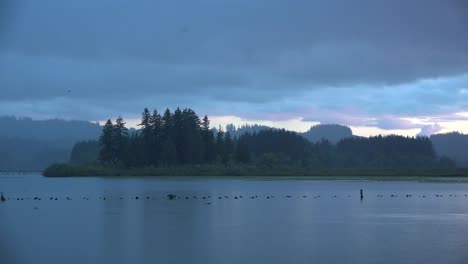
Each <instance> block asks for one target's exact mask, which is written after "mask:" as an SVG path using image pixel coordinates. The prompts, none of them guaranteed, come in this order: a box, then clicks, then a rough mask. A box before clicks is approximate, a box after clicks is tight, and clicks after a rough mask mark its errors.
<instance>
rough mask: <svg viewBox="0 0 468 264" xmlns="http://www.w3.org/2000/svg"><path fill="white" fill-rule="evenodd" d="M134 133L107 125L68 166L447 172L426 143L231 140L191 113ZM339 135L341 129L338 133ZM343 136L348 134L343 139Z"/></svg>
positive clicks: (293, 137) (261, 135)
mask: <svg viewBox="0 0 468 264" xmlns="http://www.w3.org/2000/svg"><path fill="white" fill-rule="evenodd" d="M139 126H140V129H139V130H138V131H137V132H136V133H131V134H129V133H128V129H127V127H126V126H125V122H124V120H123V119H122V118H118V119H117V120H115V121H114V122H113V121H111V120H108V121H107V122H106V123H105V124H104V126H103V128H102V133H101V136H100V138H99V140H98V141H88V142H82V143H80V144H77V145H76V146H75V148H74V150H73V153H72V162H73V163H85V162H90V161H92V160H95V159H97V160H98V162H99V163H100V164H104V165H107V166H123V167H128V168H137V167H148V166H153V167H171V166H179V165H197V164H220V165H224V166H230V165H233V164H255V165H257V166H266V167H275V166H293V167H301V168H309V169H317V168H384V169H387V168H388V169H395V168H442V167H444V168H445V167H453V166H454V164H453V162H452V161H451V160H449V159H447V158H439V157H438V156H437V155H436V153H435V151H434V148H433V146H432V143H431V141H430V140H429V139H428V138H427V137H416V138H413V137H402V136H376V137H370V138H364V137H344V138H342V139H341V140H339V141H338V142H336V144H332V143H330V142H329V141H328V140H320V141H317V142H315V143H314V142H310V141H309V140H307V139H305V138H304V137H303V136H302V135H301V134H300V133H296V132H291V131H286V130H284V129H259V130H258V131H253V132H252V133H250V132H244V133H239V134H236V136H233V135H232V134H231V132H230V131H239V130H238V129H235V128H233V127H228V129H227V131H226V130H224V129H223V128H221V127H219V128H217V129H212V128H211V127H210V120H209V119H208V117H207V116H204V117H203V118H200V117H199V116H198V115H197V114H196V113H195V112H194V111H193V110H192V109H180V108H177V109H176V110H175V111H174V112H171V111H170V110H169V109H166V110H165V112H164V113H162V114H161V113H159V112H157V111H156V110H154V111H150V110H148V109H145V110H144V111H143V113H142V117H141V122H140V124H139ZM339 128H340V129H341V127H339ZM345 135H349V131H346V133H343V136H345Z"/></svg>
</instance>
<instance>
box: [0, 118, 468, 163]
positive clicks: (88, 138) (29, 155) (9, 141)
mask: <svg viewBox="0 0 468 264" xmlns="http://www.w3.org/2000/svg"><path fill="white" fill-rule="evenodd" d="M0 124H1V129H0V146H1V147H0V157H1V158H0V170H42V169H44V168H45V167H47V166H48V165H49V164H51V163H54V162H69V161H70V162H72V163H75V164H78V163H82V162H89V161H91V160H90V157H91V158H95V157H97V150H98V144H97V141H96V140H97V139H98V138H99V135H100V134H101V126H100V125H99V124H97V123H91V122H88V121H76V120H73V121H65V120H59V119H52V120H32V119H31V118H16V117H12V116H3V117H0ZM271 129H277V128H272V127H268V126H263V125H244V126H240V127H235V126H234V125H232V124H229V125H227V126H226V127H225V128H223V130H225V131H226V132H229V133H230V134H231V136H232V137H239V136H241V135H243V134H245V133H258V132H260V131H263V130H271ZM134 131H135V130H133V129H132V130H131V131H130V132H131V133H133V132H134ZM300 134H301V135H302V136H303V137H304V138H306V139H307V140H309V141H311V142H313V143H317V142H320V141H322V140H327V141H329V142H330V143H332V144H336V143H337V142H339V141H340V140H341V139H344V138H349V137H353V133H352V130H351V129H350V128H349V127H347V126H343V125H337V124H323V125H316V126H313V127H311V128H310V129H309V131H307V132H304V133H300ZM430 139H431V142H432V143H433V146H434V150H435V151H436V153H437V154H438V156H446V157H448V158H450V159H452V160H454V161H455V162H456V163H457V165H458V166H463V167H468V153H467V152H466V150H467V149H468V135H464V134H460V133H448V134H437V135H432V136H430ZM78 142H81V143H80V144H76V143H78ZM83 153H85V155H83ZM80 155H81V156H80Z"/></svg>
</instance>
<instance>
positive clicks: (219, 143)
mask: <svg viewBox="0 0 468 264" xmlns="http://www.w3.org/2000/svg"><path fill="white" fill-rule="evenodd" d="M215 149H216V159H217V160H218V161H219V162H222V161H223V156H224V132H223V129H222V128H221V126H219V129H218V132H217V133H216V143H215Z"/></svg>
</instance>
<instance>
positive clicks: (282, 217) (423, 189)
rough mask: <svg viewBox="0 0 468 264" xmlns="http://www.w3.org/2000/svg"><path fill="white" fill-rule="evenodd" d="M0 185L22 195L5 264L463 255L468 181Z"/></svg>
mask: <svg viewBox="0 0 468 264" xmlns="http://www.w3.org/2000/svg"><path fill="white" fill-rule="evenodd" d="M0 186H1V188H2V190H1V191H4V193H5V195H6V196H7V197H12V198H19V197H23V198H24V199H23V200H16V199H12V200H7V201H6V202H5V203H4V204H0V221H1V222H0V223H1V226H0V234H1V236H0V263H154V262H158V263H246V262H247V263H252V262H256V263H311V262H314V263H315V262H319V263H320V262H324V263H333V262H334V263H356V262H362V263H414V262H419V263H461V262H463V261H464V260H466V259H467V255H466V253H465V252H466V251H465V248H466V246H467V245H468V237H466V236H465V235H464V231H465V229H466V225H467V224H468V215H467V213H468V203H467V202H468V197H466V196H465V194H466V193H468V188H467V187H468V185H466V184H460V183H459V184H450V183H440V184H434V183H416V182H356V181H258V180H257V181H254V180H249V181H244V180H228V179H225V180H212V179H211V180H209V179H208V180H207V179H203V180H200V179H198V180H193V179H177V180H167V179H166V180H164V179H150V178H139V179H93V178H77V179H45V178H41V177H39V176H37V175H30V176H29V177H26V176H23V178H21V179H16V178H14V177H13V178H1V179H0ZM361 188H362V189H364V190H365V198H364V199H363V200H362V201H361V200H360V197H359V190H360V189H361ZM170 193H174V194H177V197H178V198H176V199H174V200H169V199H167V195H168V194H170ZM436 194H437V195H438V196H435V195H436ZM36 196H37V197H41V198H42V199H41V200H37V199H33V198H34V197H36ZM48 197H57V198H58V199H57V200H55V199H53V200H49V199H48ZM66 197H69V198H70V199H66ZM137 197H138V199H136V198H137ZM203 197H205V199H203ZM219 197H221V199H219ZM236 197H237V199H235V198H236ZM252 198H253V199H252ZM34 207H38V209H37V210H34Z"/></svg>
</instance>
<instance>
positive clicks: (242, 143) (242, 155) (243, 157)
mask: <svg viewBox="0 0 468 264" xmlns="http://www.w3.org/2000/svg"><path fill="white" fill-rule="evenodd" d="M249 136H250V134H244V135H242V136H241V137H240V138H239V139H238V140H237V144H236V150H235V155H234V156H235V159H236V161H237V162H240V163H249V162H250V160H251V157H250V150H249V145H248V143H247V138H248V137H249Z"/></svg>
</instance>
